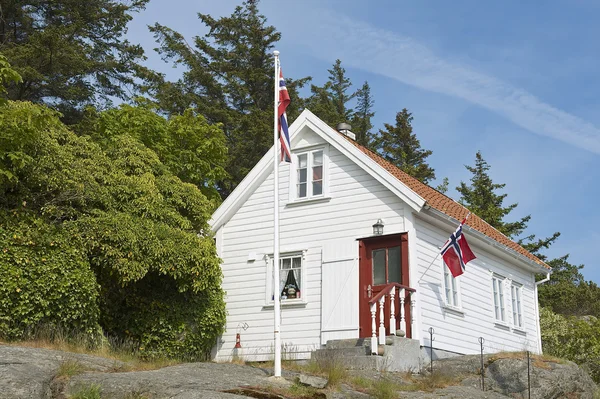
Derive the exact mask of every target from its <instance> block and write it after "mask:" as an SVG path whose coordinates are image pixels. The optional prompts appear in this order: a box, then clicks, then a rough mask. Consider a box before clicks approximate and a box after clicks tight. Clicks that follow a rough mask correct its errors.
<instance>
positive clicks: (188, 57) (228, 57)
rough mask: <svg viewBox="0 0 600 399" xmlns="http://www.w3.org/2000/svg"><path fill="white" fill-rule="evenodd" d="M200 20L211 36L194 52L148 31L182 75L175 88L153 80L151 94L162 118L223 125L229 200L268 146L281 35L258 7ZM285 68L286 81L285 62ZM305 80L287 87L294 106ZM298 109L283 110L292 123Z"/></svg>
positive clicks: (252, 2)
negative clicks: (192, 116) (192, 114)
mask: <svg viewBox="0 0 600 399" xmlns="http://www.w3.org/2000/svg"><path fill="white" fill-rule="evenodd" d="M198 16H199V18H200V21H201V22H202V23H203V24H204V25H206V27H208V33H207V34H206V35H205V36H203V37H195V38H194V42H193V43H194V47H192V46H190V45H188V43H187V41H186V40H185V38H184V37H183V36H182V35H181V34H180V33H178V32H176V31H174V30H172V29H170V28H168V27H166V26H163V25H160V24H156V25H154V26H153V27H151V28H150V30H151V31H152V32H153V33H154V35H155V38H156V39H157V42H158V43H160V47H159V49H158V51H159V53H160V54H161V55H162V56H163V58H164V59H165V60H166V61H172V62H174V63H175V64H182V65H184V66H185V67H186V71H185V72H184V73H183V77H182V78H181V79H180V80H178V81H177V82H169V81H166V80H165V79H164V76H154V82H153V85H152V86H151V87H149V90H150V91H151V93H152V94H153V95H154V98H155V99H156V101H157V103H158V105H159V107H160V109H162V110H163V111H164V112H166V113H167V114H179V113H182V112H183V111H184V110H185V109H187V108H192V109H194V110H195V111H196V112H197V113H199V114H201V115H204V116H205V117H206V118H207V119H208V121H209V122H211V123H220V124H221V125H222V128H223V130H224V132H225V135H226V137H227V142H228V145H227V146H228V148H229V162H228V165H227V167H226V170H227V172H228V173H229V175H230V179H229V180H228V181H226V182H225V183H224V184H222V186H221V187H220V191H221V194H222V195H223V196H227V195H228V193H229V192H231V190H232V189H233V188H235V186H236V185H237V184H238V183H239V182H240V181H241V180H242V179H243V178H244V176H245V175H246V174H247V173H248V172H249V171H250V169H251V168H252V167H254V165H255V164H256V163H257V162H258V161H259V160H260V158H261V157H262V156H263V155H264V154H265V152H266V151H267V150H268V149H269V148H270V147H271V146H272V144H273V141H272V131H273V115H272V113H273V88H274V83H275V82H274V79H273V55H272V50H273V48H274V45H275V43H277V42H278V41H279V39H280V38H281V34H280V33H279V32H277V30H276V29H275V27H274V26H270V25H267V20H266V18H265V17H264V16H263V15H261V14H260V13H259V10H258V1H256V0H249V1H246V2H244V3H243V4H242V6H238V7H236V8H235V11H234V12H233V14H232V15H231V16H228V17H222V18H219V19H215V18H213V17H211V16H210V15H207V14H198ZM283 67H284V68H283V71H284V73H285V59H284V61H283ZM308 80H309V78H304V79H301V80H297V81H292V80H290V79H288V80H286V85H287V88H288V91H289V92H290V97H292V99H297V98H298V97H297V94H296V90H297V88H298V87H301V86H303V85H304V84H305V83H306V82H307V81H308ZM301 106H302V104H301V103H300V102H298V101H295V102H292V103H291V104H290V106H289V107H288V118H289V120H290V123H291V121H292V120H293V119H294V118H295V117H296V116H297V115H298V113H299V110H300V107H301Z"/></svg>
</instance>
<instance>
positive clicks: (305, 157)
mask: <svg viewBox="0 0 600 399" xmlns="http://www.w3.org/2000/svg"><path fill="white" fill-rule="evenodd" d="M324 164H325V163H324V153H323V149H319V150H314V151H308V152H304V153H301V154H298V155H297V164H296V176H295V177H296V191H295V192H296V198H311V197H318V196H322V195H323V191H324Z"/></svg>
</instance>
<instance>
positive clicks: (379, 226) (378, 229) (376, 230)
mask: <svg viewBox="0 0 600 399" xmlns="http://www.w3.org/2000/svg"><path fill="white" fill-rule="evenodd" d="M382 234H383V221H382V220H381V219H377V221H376V222H375V224H374V225H373V235H374V236H380V235H382Z"/></svg>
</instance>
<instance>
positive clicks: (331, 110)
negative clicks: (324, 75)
mask: <svg viewBox="0 0 600 399" xmlns="http://www.w3.org/2000/svg"><path fill="white" fill-rule="evenodd" d="M327 72H329V79H328V81H327V82H326V83H325V85H324V86H322V87H320V86H315V85H312V86H311V92H312V95H311V96H310V97H309V98H308V100H307V107H308V108H309V109H310V110H311V111H312V112H313V113H314V114H315V115H317V116H318V117H319V118H320V119H321V120H323V121H324V122H325V123H327V124H328V125H330V126H333V127H335V126H337V124H338V123H342V122H350V121H351V120H352V116H353V111H352V109H351V108H348V106H347V104H348V102H349V101H350V100H352V99H353V98H354V97H356V93H351V94H349V93H348V91H349V90H350V88H351V86H352V83H351V82H350V78H348V77H347V76H346V70H345V69H344V68H343V67H342V61H340V60H339V59H338V60H336V61H335V63H334V64H333V67H332V68H331V69H328V70H327Z"/></svg>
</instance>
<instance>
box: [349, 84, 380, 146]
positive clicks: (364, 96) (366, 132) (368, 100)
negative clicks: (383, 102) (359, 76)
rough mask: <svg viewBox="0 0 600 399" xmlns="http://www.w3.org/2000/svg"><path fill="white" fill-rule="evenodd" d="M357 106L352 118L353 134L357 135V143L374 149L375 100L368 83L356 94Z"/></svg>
mask: <svg viewBox="0 0 600 399" xmlns="http://www.w3.org/2000/svg"><path fill="white" fill-rule="evenodd" d="M356 99H357V104H356V108H355V110H354V116H353V117H352V132H353V133H354V134H356V141H357V142H358V143H359V144H361V145H363V146H365V147H368V148H371V147H372V141H373V133H371V129H373V124H372V123H371V118H372V117H373V116H375V112H373V106H374V104H375V100H373V96H372V95H371V87H370V86H369V83H368V82H365V83H363V85H362V87H361V88H360V89H358V91H357V92H356Z"/></svg>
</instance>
